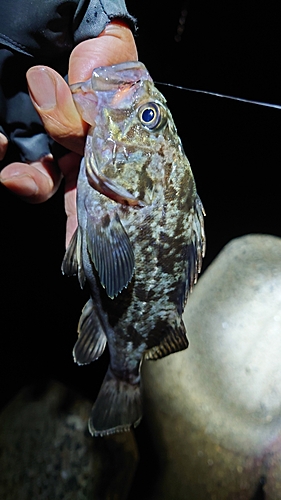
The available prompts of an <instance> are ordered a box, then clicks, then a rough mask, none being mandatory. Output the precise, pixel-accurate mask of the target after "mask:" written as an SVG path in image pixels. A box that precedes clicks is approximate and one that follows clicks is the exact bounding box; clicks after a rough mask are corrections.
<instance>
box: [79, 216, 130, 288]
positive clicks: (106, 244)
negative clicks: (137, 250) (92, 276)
mask: <svg viewBox="0 0 281 500" xmlns="http://www.w3.org/2000/svg"><path fill="white" fill-rule="evenodd" d="M87 246H88V250H89V253H90V256H91V259H92V262H93V264H94V266H95V268H96V270H97V272H98V275H99V278H100V282H101V285H102V286H103V287H104V288H105V290H106V293H107V295H108V296H109V297H110V298H114V297H115V296H116V295H118V293H120V292H121V291H122V290H123V288H126V287H127V285H128V283H129V282H130V281H131V279H132V276H133V273H134V267H135V260H134V252H133V248H132V245H131V242H130V240H129V237H128V235H127V233H126V231H125V229H124V227H123V225H122V223H121V221H120V218H119V216H118V214H117V213H114V214H112V215H111V216H110V215H108V214H106V215H105V216H104V217H102V218H100V219H99V220H92V219H91V218H90V217H89V218H88V225H87Z"/></svg>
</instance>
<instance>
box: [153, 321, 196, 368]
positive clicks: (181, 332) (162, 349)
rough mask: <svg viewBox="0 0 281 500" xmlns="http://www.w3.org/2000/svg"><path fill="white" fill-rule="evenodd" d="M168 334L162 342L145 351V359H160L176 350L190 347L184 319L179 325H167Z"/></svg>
mask: <svg viewBox="0 0 281 500" xmlns="http://www.w3.org/2000/svg"><path fill="white" fill-rule="evenodd" d="M165 330H166V331H167V334H166V335H165V336H164V338H163V339H162V340H161V342H160V343H159V344H158V345H156V346H154V347H152V348H151V349H149V350H148V351H147V352H146V353H145V359H153V360H155V359H160V358H164V357H165V356H168V355H169V354H172V353H174V352H178V351H183V350H184V349H186V348H187V347H188V339H187V336H186V330H185V326H184V323H183V321H182V320H181V321H180V322H179V325H176V326H174V325H173V326H172V325H169V324H168V325H167V328H166V329H165Z"/></svg>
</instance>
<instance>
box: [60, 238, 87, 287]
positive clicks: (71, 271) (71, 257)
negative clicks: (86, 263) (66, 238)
mask: <svg viewBox="0 0 281 500" xmlns="http://www.w3.org/2000/svg"><path fill="white" fill-rule="evenodd" d="M61 270H62V273H63V274H65V275H66V276H76V275H77V274H78V279H79V283H80V286H81V288H83V286H84V284H85V281H86V277H85V274H84V270H83V266H82V258H81V231H80V229H79V228H77V229H76V231H75V233H74V234H73V236H72V238H71V240H70V243H69V245H68V247H67V249H66V252H65V254H64V258H63V261H62V265H61Z"/></svg>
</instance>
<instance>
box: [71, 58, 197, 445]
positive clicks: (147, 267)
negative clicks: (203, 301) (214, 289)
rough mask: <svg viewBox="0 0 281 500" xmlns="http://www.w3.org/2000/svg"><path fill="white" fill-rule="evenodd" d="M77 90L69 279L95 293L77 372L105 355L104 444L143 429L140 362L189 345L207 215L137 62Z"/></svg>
mask: <svg viewBox="0 0 281 500" xmlns="http://www.w3.org/2000/svg"><path fill="white" fill-rule="evenodd" d="M71 90H72V93H73V98H74V100H75V103H76V105H77V107H78V110H79V112H80V113H81V115H82V117H83V119H84V120H85V121H86V122H88V123H89V124H90V125H91V128H90V129H89V133H88V136H87V140H86V146H85V156H84V158H83V160H82V162H81V168H80V173H79V179H78V187H77V214H78V229H77V230H76V233H75V235H74V236H73V238H72V241H71V243H70V245H69V247H68V249H67V251H66V254H65V257H64V261H63V265H62V270H63V273H64V274H67V275H74V274H77V275H78V279H79V282H80V285H81V287H83V286H84V284H85V283H86V282H87V283H88V285H89V288H90V294H91V298H90V299H89V301H88V302H87V303H86V305H85V307H84V309H83V311H82V315H81V318H80V321H79V325H78V334H79V336H78V340H77V342H76V344H75V347H74V351H73V355H74V359H75V361H76V362H77V363H78V364H81V365H82V364H87V363H90V362H92V361H94V360H96V359H97V358H98V357H99V356H100V355H101V354H102V352H103V351H104V348H105V346H106V344H107V345H108V349H109V354H110V365H109V368H108V371H107V374H106V376H105V379H104V381H103V384H102V387H101V389H100V392H99V394H98V397H97V399H96V402H95V404H94V406H93V410H92V414H91V417H90V419H89V430H90V432H91V434H92V435H95V436H102V435H106V434H110V433H114V432H119V431H125V430H128V429H129V428H130V426H132V425H133V426H136V425H137V424H138V423H139V422H140V419H141V417H142V395H141V374H140V370H141V364H142V360H143V359H153V360H155V359H159V358H162V357H163V356H167V355H168V354H171V353H173V352H176V351H180V350H182V349H185V348H186V347H187V346H188V340H187V337H186V331H185V327H184V324H183V320H182V313H183V309H184V306H185V303H186V300H187V297H188V294H189V292H190V290H191V289H192V286H193V284H194V283H195V282H196V280H197V276H198V273H199V272H200V269H201V262H202V256H204V250H205V236H204V225H203V214H204V209H203V206H202V203H201V201H200V199H199V197H198V195H197V192H196V186H195V182H194V178H193V174H192V171H191V168H190V164H189V162H188V160H187V158H186V156H185V153H184V151H183V147H182V143H181V141H180V139H179V137H178V135H177V130H176V127H175V124H174V122H173V119H172V116H171V113H170V111H169V109H168V108H167V105H166V100H165V98H164V97H163V95H162V94H161V93H160V92H159V91H158V90H157V89H156V87H155V86H154V84H153V81H152V79H151V77H150V75H149V73H148V71H147V70H146V68H145V66H144V65H143V64H142V63H140V62H126V63H122V64H117V65H115V66H108V67H100V68H97V69H95V70H94V71H93V74H92V78H91V80H89V81H87V82H84V83H78V84H75V85H72V86H71Z"/></svg>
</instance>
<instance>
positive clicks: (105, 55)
mask: <svg viewBox="0 0 281 500" xmlns="http://www.w3.org/2000/svg"><path fill="white" fill-rule="evenodd" d="M130 60H137V50H136V46H135V42H134V38H133V35H132V33H131V31H130V29H129V28H128V27H127V26H126V25H125V24H124V23H123V22H122V21H113V22H111V23H110V24H109V25H107V26H106V28H105V29H104V31H103V32H102V33H101V34H100V35H99V36H98V37H97V38H93V39H90V40H86V41H84V42H81V43H80V44H79V45H77V47H75V49H74V50H73V52H72V54H71V56H70V60H69V75H68V76H69V84H70V85H71V84H73V83H76V82H81V81H85V80H88V79H89V78H90V77H91V74H92V71H93V69H94V68H97V67H99V66H107V65H111V64H118V63H120V62H123V61H130ZM27 82H28V86H29V92H30V97H31V100H32V102H33V105H34V107H35V109H36V111H37V112H38V114H39V116H40V118H41V120H42V122H43V125H44V127H45V129H46V131H47V133H48V134H49V135H50V136H51V137H52V138H53V139H54V140H55V141H57V142H59V143H60V144H62V145H63V146H65V147H66V148H68V149H69V150H70V151H71V152H70V153H68V154H67V155H65V156H63V157H62V158H60V160H58V162H57V163H56V162H55V161H54V160H53V158H52V156H51V155H48V156H47V157H45V158H42V159H41V160H40V161H36V162H32V163H30V164H26V163H19V162H17V163H11V164H10V165H8V166H7V167H5V168H4V169H3V170H2V172H1V176H0V178H1V182H2V184H3V185H5V186H6V187H7V188H8V189H10V190H11V191H12V192H14V193H15V194H17V195H19V196H20V197H21V198H22V199H24V200H26V201H28V202H29V203H41V202H43V201H46V200H47V199H49V198H50V197H51V196H52V195H53V194H54V193H55V191H56V190H57V188H58V186H59V184H60V182H61V179H62V176H63V177H64V179H65V211H66V215H67V226H66V245H68V243H69V241H70V239H71V236H72V234H73V233H74V231H75V228H76V226H77V220H76V182H77V175H78V171H79V165H80V160H81V156H82V155H83V150H84V142H85V135H86V133H87V130H88V125H87V124H86V123H85V122H83V120H82V118H81V116H80V115H79V113H78V111H77V109H76V107H75V104H74V102H73V99H72V94H71V91H70V89H69V87H68V85H67V83H66V82H65V80H64V79H63V78H62V77H61V76H60V75H59V74H58V73H57V72H56V71H54V70H53V69H52V68H50V67H46V66H34V67H32V68H30V69H29V70H28V72H27ZM2 138H3V139H2ZM6 142H7V141H6V138H5V136H3V135H2V134H0V156H1V154H2V155H3V156H4V154H5V149H6ZM58 167H59V168H58Z"/></svg>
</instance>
